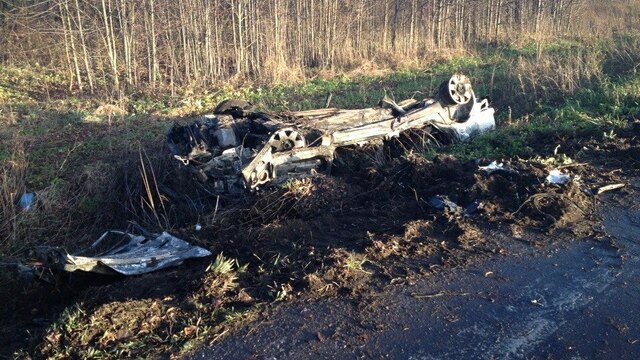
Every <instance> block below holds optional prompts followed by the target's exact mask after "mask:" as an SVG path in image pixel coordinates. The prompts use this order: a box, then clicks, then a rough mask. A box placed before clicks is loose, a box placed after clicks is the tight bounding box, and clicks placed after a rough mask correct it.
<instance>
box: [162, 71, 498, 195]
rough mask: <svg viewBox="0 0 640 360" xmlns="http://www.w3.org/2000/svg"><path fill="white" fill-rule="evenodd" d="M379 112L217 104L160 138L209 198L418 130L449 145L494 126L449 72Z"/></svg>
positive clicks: (325, 166) (319, 166) (486, 106)
mask: <svg viewBox="0 0 640 360" xmlns="http://www.w3.org/2000/svg"><path fill="white" fill-rule="evenodd" d="M379 106H380V107H376V108H367V109H357V110H344V109H335V108H329V109H317V110H308V111H299V112H283V113H267V112H257V111H255V110H254V108H253V107H252V106H251V104H249V103H246V102H243V101H239V100H225V101H224V102H223V103H221V104H220V105H219V106H218V107H217V108H216V111H215V115H210V116H205V117H203V118H202V119H200V120H198V121H196V122H195V123H193V124H191V125H186V126H178V125H174V126H173V127H172V128H171V129H170V131H169V133H168V134H167V141H168V144H169V148H170V149H171V152H172V153H173V156H174V158H175V159H177V160H179V161H180V164H182V165H184V168H185V169H186V170H188V171H189V172H191V173H192V174H193V175H194V176H195V177H196V178H197V179H198V180H199V181H201V182H202V183H205V184H208V185H210V186H209V188H210V189H211V192H212V193H215V194H223V193H241V192H243V191H244V190H245V189H247V190H252V191H253V190H258V189H261V188H264V187H266V186H269V185H274V184H278V183H282V182H284V181H287V180H289V179H295V178H300V177H307V176H309V175H313V174H316V173H318V172H319V171H323V170H324V171H329V170H330V169H331V166H332V163H333V160H334V156H335V153H336V150H337V149H339V148H344V147H350V146H351V147H354V146H362V145H365V144H372V143H377V142H380V141H382V140H387V139H391V138H394V137H398V136H400V134H402V133H405V132H407V131H410V130H416V129H421V130H424V131H426V132H428V133H434V134H441V135H442V137H444V138H445V139H448V140H449V141H454V142H461V141H462V142H463V141H468V140H470V139H471V138H473V137H474V136H476V135H478V134H482V133H484V132H487V131H490V130H492V129H494V128H495V119H494V109H493V108H492V107H491V106H490V102H489V99H488V98H483V99H477V98H476V96H475V94H474V92H473V90H472V88H471V83H470V82H469V79H468V78H467V77H466V76H464V75H460V74H456V75H454V76H452V77H451V79H449V80H448V81H445V82H443V83H442V84H441V85H440V87H439V89H438V91H437V94H436V95H435V96H434V97H433V98H426V99H423V100H416V99H407V100H404V101H401V102H400V103H398V104H396V103H395V102H394V101H393V100H391V99H389V98H386V97H385V98H384V99H382V100H381V101H380V103H379Z"/></svg>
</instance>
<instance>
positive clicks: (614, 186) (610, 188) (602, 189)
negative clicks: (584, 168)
mask: <svg viewBox="0 0 640 360" xmlns="http://www.w3.org/2000/svg"><path fill="white" fill-rule="evenodd" d="M625 186H626V184H611V185H606V186H602V187H599V188H598V190H596V195H600V194H602V193H603V192H607V191H613V190H618V189H622V188H623V187H625Z"/></svg>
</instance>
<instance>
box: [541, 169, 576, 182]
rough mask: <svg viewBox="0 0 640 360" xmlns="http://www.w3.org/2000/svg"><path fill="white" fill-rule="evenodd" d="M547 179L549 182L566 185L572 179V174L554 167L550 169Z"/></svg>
mask: <svg viewBox="0 0 640 360" xmlns="http://www.w3.org/2000/svg"><path fill="white" fill-rule="evenodd" d="M546 180H547V182H548V183H549V184H559V185H564V184H566V183H568V182H569V181H571V176H569V175H568V174H563V173H562V172H561V171H560V170H557V169H554V170H551V171H549V175H547V179H546Z"/></svg>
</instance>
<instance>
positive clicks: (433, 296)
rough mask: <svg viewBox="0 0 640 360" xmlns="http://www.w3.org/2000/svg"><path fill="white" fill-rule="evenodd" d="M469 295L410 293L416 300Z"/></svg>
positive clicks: (466, 294) (465, 294)
mask: <svg viewBox="0 0 640 360" xmlns="http://www.w3.org/2000/svg"><path fill="white" fill-rule="evenodd" d="M469 295H470V294H469V293H447V292H442V291H441V292H438V293H435V294H417V293H411V296H413V297H414V298H416V299H432V298H437V297H441V296H469Z"/></svg>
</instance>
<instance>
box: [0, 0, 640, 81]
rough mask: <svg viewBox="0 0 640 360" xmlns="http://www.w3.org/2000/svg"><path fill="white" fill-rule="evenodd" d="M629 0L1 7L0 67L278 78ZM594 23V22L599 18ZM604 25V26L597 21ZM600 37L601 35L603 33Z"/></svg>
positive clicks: (91, 76) (76, 74) (117, 76)
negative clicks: (36, 66) (39, 67)
mask: <svg viewBox="0 0 640 360" xmlns="http://www.w3.org/2000/svg"><path fill="white" fill-rule="evenodd" d="M639 5H640V1H638V0H610V1H606V2H603V1H601V0H269V1H257V0H137V1H130V0H15V1H8V0H0V63H2V64H4V65H14V66H27V65H30V66H34V65H39V66H42V67H45V68H47V69H50V70H53V71H55V72H58V73H61V74H64V76H65V77H66V79H67V82H68V84H69V88H70V89H71V90H77V91H83V92H95V91H101V90H114V89H126V88H129V89H145V88H149V87H151V88H161V89H165V88H167V87H171V88H181V87H185V86H207V85H210V84H213V83H216V82H219V81H223V80H229V79H248V80H254V81H255V80H257V81H270V82H273V81H276V82H278V81H287V80H288V79H291V78H292V77H296V76H299V75H300V74H304V73H305V71H307V70H308V69H333V70H340V69H345V68H349V67H351V66H354V65H357V64H358V63H360V62H362V61H372V62H382V61H387V60H395V59H409V60H414V61H422V60H425V59H429V58H430V57H433V56H434V55H435V54H437V53H438V51H440V50H443V49H452V48H457V49H464V48H477V47H479V46H492V45H493V44H495V43H497V42H498V41H517V40H518V39H519V38H521V37H522V36H523V35H526V36H535V37H545V36H558V35H567V36H575V35H579V34H590V35H593V34H599V33H603V34H604V33H605V32H610V31H613V30H615V29H620V30H623V29H628V28H633V27H637V26H638V24H637V15H635V17H634V16H631V15H629V11H630V9H638V8H640V6H639ZM603 19H604V20H603ZM603 22H606V24H603ZM605 30H606V31H605Z"/></svg>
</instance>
